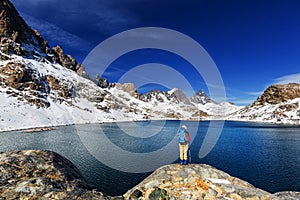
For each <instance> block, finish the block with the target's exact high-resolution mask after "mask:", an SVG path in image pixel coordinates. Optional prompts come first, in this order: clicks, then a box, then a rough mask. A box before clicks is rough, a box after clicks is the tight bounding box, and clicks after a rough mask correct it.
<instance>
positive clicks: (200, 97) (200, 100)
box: [191, 90, 216, 105]
mask: <svg viewBox="0 0 300 200" xmlns="http://www.w3.org/2000/svg"><path fill="white" fill-rule="evenodd" d="M191 101H192V102H194V103H196V104H202V105H205V104H207V103H216V102H215V101H213V100H212V99H211V98H209V97H208V96H207V94H205V92H204V91H203V90H199V91H198V92H197V93H196V94H194V95H193V96H192V98H191Z"/></svg>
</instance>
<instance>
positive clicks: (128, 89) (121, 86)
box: [114, 83, 138, 98]
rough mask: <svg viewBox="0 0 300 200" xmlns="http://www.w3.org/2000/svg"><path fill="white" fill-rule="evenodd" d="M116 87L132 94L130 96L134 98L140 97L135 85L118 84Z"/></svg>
mask: <svg viewBox="0 0 300 200" xmlns="http://www.w3.org/2000/svg"><path fill="white" fill-rule="evenodd" d="M114 87H116V88H117V89H119V90H122V91H124V92H126V93H128V94H130V96H132V97H135V98H137V97H138V93H137V90H136V88H135V86H134V84H132V83H124V84H121V83H116V84H115V85H114Z"/></svg>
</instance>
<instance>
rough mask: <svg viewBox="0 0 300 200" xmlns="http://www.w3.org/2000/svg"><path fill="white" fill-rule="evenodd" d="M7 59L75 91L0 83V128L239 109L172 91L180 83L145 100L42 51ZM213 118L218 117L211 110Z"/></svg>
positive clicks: (193, 116) (189, 115) (195, 115)
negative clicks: (51, 59) (32, 56)
mask: <svg viewBox="0 0 300 200" xmlns="http://www.w3.org/2000/svg"><path fill="white" fill-rule="evenodd" d="M7 56H9V55H7ZM9 62H10V63H11V62H13V63H16V64H22V65H24V66H26V67H27V68H28V69H31V71H32V73H33V75H34V76H35V77H44V76H51V77H54V78H53V79H55V80H59V81H60V82H59V84H60V87H67V91H70V92H71V97H68V98H67V97H62V96H60V95H61V91H60V88H58V87H56V88H55V87H53V88H52V89H51V92H50V93H49V94H46V93H43V92H41V91H34V90H32V89H31V90H30V89H28V88H27V89H25V90H22V91H20V90H16V89H14V88H13V87H10V86H8V85H5V84H2V85H1V87H0V101H1V105H0V108H1V109H0V131H8V130H15V129H24V128H33V127H44V126H57V125H65V124H82V123H102V122H112V121H133V120H149V119H182V120H183V119H184V120H200V119H205V118H206V116H203V113H204V112H207V113H208V114H209V115H218V117H216V118H220V116H219V115H220V113H219V112H218V110H226V113H225V114H228V113H230V112H232V111H236V109H238V107H236V106H234V105H231V104H229V103H223V104H215V103H208V104H206V105H202V104H201V105H198V104H195V103H189V102H188V103H187V101H188V99H187V97H185V96H183V95H184V94H183V93H182V92H181V93H179V94H180V98H177V97H176V95H174V94H173V92H174V91H177V92H178V90H179V89H175V90H171V91H169V92H160V91H156V92H152V93H151V94H150V96H148V97H147V98H148V99H147V101H143V100H141V99H139V98H137V97H134V96H133V94H134V92H132V91H124V90H123V89H120V88H121V87H111V88H109V89H108V88H107V89H103V88H100V87H98V86H97V85H96V84H95V83H94V82H93V81H91V80H88V79H86V78H83V77H81V76H79V75H78V74H76V72H74V71H72V70H70V69H67V68H65V67H63V66H61V65H60V64H53V63H51V62H49V61H47V60H45V59H41V58H39V57H36V59H28V58H23V57H21V56H16V55H13V56H10V59H9V60H7V61H0V69H1V68H4V67H5V66H6V64H7V63H9ZM47 84H49V85H51V84H50V83H47ZM129 85H130V84H129ZM133 87H134V86H133ZM131 90H133V89H131ZM33 91H34V92H35V93H34V94H36V93H38V97H37V96H34V95H33ZM151 95H152V96H151ZM25 97H27V99H28V97H29V99H31V100H32V99H33V100H35V99H37V98H39V100H40V101H42V102H46V105H49V107H47V106H37V105H35V104H33V103H32V101H30V102H28V101H26V100H25V99H26V98H25ZM183 100H184V101H183ZM222 116H223V117H224V115H222ZM209 118H212V119H213V118H214V117H213V116H209ZM209 118H208V119H209Z"/></svg>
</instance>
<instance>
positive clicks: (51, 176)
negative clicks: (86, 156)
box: [0, 150, 112, 199]
mask: <svg viewBox="0 0 300 200" xmlns="http://www.w3.org/2000/svg"><path fill="white" fill-rule="evenodd" d="M0 199H112V198H110V197H105V196H104V195H103V194H102V193H100V192H97V191H95V190H92V189H91V188H89V186H88V185H87V183H86V182H85V181H84V178H83V176H82V175H81V173H80V172H79V170H78V169H77V168H76V166H75V165H74V164H72V163H71V162H70V161H69V160H67V159H66V158H64V157H62V156H60V155H58V154H57V153H54V152H50V151H42V150H26V151H14V152H8V153H0Z"/></svg>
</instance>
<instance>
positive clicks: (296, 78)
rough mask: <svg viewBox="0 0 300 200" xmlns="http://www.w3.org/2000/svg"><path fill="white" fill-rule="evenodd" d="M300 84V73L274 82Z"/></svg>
mask: <svg viewBox="0 0 300 200" xmlns="http://www.w3.org/2000/svg"><path fill="white" fill-rule="evenodd" d="M288 83H300V73H298V74H289V75H286V76H282V77H279V78H276V79H274V80H273V84H288Z"/></svg>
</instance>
